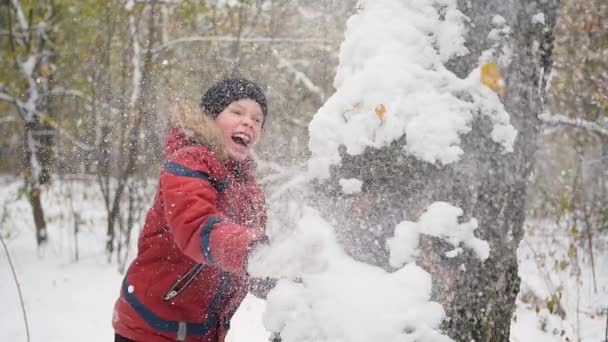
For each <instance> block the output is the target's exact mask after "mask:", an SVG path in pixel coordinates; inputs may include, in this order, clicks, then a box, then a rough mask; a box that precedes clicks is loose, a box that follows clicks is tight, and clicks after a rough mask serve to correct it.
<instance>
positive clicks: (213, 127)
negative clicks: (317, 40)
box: [165, 101, 254, 176]
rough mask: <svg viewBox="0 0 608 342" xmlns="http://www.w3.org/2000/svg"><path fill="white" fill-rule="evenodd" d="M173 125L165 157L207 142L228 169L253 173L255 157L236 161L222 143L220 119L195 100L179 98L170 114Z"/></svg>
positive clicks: (243, 173)
mask: <svg viewBox="0 0 608 342" xmlns="http://www.w3.org/2000/svg"><path fill="white" fill-rule="evenodd" d="M170 121H171V125H172V127H171V129H170V131H169V135H168V137H167V145H166V146H165V157H169V156H170V155H171V154H173V153H174V152H175V151H177V150H179V149H181V148H182V147H185V146H190V145H203V146H205V147H207V148H208V149H209V150H210V151H211V152H212V153H214V154H215V156H216V157H217V158H218V159H219V160H220V162H221V163H222V164H224V166H225V167H226V169H228V170H230V171H233V172H235V173H236V174H237V175H241V176H249V175H250V173H251V170H252V169H253V167H254V165H253V160H252V159H251V158H247V159H246V160H245V161H243V162H236V161H234V160H231V159H230V158H229V157H228V153H227V152H226V150H225V149H224V147H223V146H222V138H221V134H220V130H219V127H218V126H217V123H216V121H215V120H214V118H212V117H211V116H209V115H207V114H206V113H205V112H203V111H202V110H201V109H200V107H199V106H198V105H196V104H194V103H192V102H185V101H182V102H178V103H177V104H176V105H175V106H174V108H173V110H172V111H171V115H170Z"/></svg>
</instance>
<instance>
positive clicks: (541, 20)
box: [532, 12, 545, 25]
mask: <svg viewBox="0 0 608 342" xmlns="http://www.w3.org/2000/svg"><path fill="white" fill-rule="evenodd" d="M532 24H541V25H545V13H542V12H539V13H536V14H535V15H534V16H532Z"/></svg>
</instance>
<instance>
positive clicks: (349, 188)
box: [340, 178, 363, 195]
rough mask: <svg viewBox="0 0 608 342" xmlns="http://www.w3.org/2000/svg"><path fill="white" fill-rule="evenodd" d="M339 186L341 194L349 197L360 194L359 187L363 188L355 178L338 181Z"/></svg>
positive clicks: (360, 182)
mask: <svg viewBox="0 0 608 342" xmlns="http://www.w3.org/2000/svg"><path fill="white" fill-rule="evenodd" d="M340 186H341V187H342V192H343V193H345V194H347V195H351V194H356V193H359V192H361V187H362V186H363V182H362V181H360V180H359V179H356V178H351V179H344V178H342V179H340Z"/></svg>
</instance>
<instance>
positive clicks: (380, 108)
mask: <svg viewBox="0 0 608 342" xmlns="http://www.w3.org/2000/svg"><path fill="white" fill-rule="evenodd" d="M375 111H376V115H378V117H379V118H380V119H384V114H385V113H386V107H384V105H383V104H379V105H378V106H376V109H375Z"/></svg>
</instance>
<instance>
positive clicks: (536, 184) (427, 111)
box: [0, 0, 608, 342]
mask: <svg viewBox="0 0 608 342" xmlns="http://www.w3.org/2000/svg"><path fill="white" fill-rule="evenodd" d="M0 63H1V66H2V67H1V68H0V172H1V173H2V175H1V176H0V183H1V186H2V191H1V192H0V237H2V245H3V246H2V249H3V250H2V251H0V308H1V309H0V340H2V341H26V340H31V341H55V340H56V341H65V340H87V341H109V340H111V339H112V334H113V332H112V329H111V313H112V305H113V303H114V300H115V298H116V296H117V295H118V289H119V284H120V281H121V274H122V273H123V272H124V270H125V266H126V265H128V261H129V260H131V258H132V257H133V255H134V254H135V252H136V241H137V235H138V231H139V228H140V226H141V222H142V220H143V217H144V215H145V212H146V210H147V209H148V205H149V203H150V202H151V201H152V198H153V196H154V191H155V182H156V176H157V175H158V172H159V169H160V166H161V165H162V162H163V147H164V139H165V135H166V133H167V127H168V125H169V120H170V113H171V108H172V104H174V103H176V102H177V101H182V100H183V99H190V100H193V101H197V100H198V99H199V98H200V96H201V94H202V92H203V91H204V90H205V89H206V87H207V86H208V85H210V84H211V83H212V82H213V81H216V80H219V79H221V78H224V77H227V76H233V75H241V76H245V77H247V78H251V79H254V80H256V81H257V82H258V83H260V84H262V85H263V86H264V88H265V90H266V94H267V96H268V98H269V113H270V114H269V121H268V123H267V124H266V125H265V128H264V133H263V134H264V136H263V139H262V142H261V145H260V147H259V149H258V151H257V155H256V156H255V157H256V161H257V173H258V178H259V180H260V182H261V184H262V185H263V187H264V189H265V191H266V195H267V199H268V205H269V210H270V222H269V227H268V230H269V234H270V235H271V240H272V244H271V245H270V246H269V247H268V248H267V249H266V250H262V251H260V253H258V254H257V255H255V258H254V259H253V260H252V262H251V265H250V271H251V272H253V273H254V274H258V275H270V276H274V277H279V278H281V281H280V282H279V284H278V286H277V287H276V288H275V289H274V290H273V291H272V292H271V293H270V295H269V297H268V299H267V300H266V301H262V300H260V299H257V298H254V297H248V298H247V299H246V301H245V302H244V304H243V306H242V307H241V309H240V310H239V312H238V313H237V316H236V317H235V319H234V321H233V323H232V327H233V328H232V330H231V333H230V335H229V340H230V341H254V342H255V341H265V340H266V339H267V336H268V334H269V333H268V331H274V332H280V333H281V336H282V338H283V341H286V342H288V341H299V342H302V341H365V342H367V341H451V340H454V341H589V342H591V341H593V342H597V341H608V318H607V316H608V71H607V70H608V2H606V1H605V0H562V1H559V0H483V1H481V0H468V1H464V0H463V1H456V0H411V1H409V0H407V1H406V0H367V1H354V0H353V1H351V0H340V1H332V0H307V1H299V0H295V1H277V0H256V1H253V0H226V1H220V0H216V1H199V0H182V1H180V0H157V1H154V0H137V1H135V0H108V1H96V0H95V1H93V0H80V1H68V0H54V1H51V0H36V1H29V0H4V1H1V2H0ZM17 281H18V286H17Z"/></svg>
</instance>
